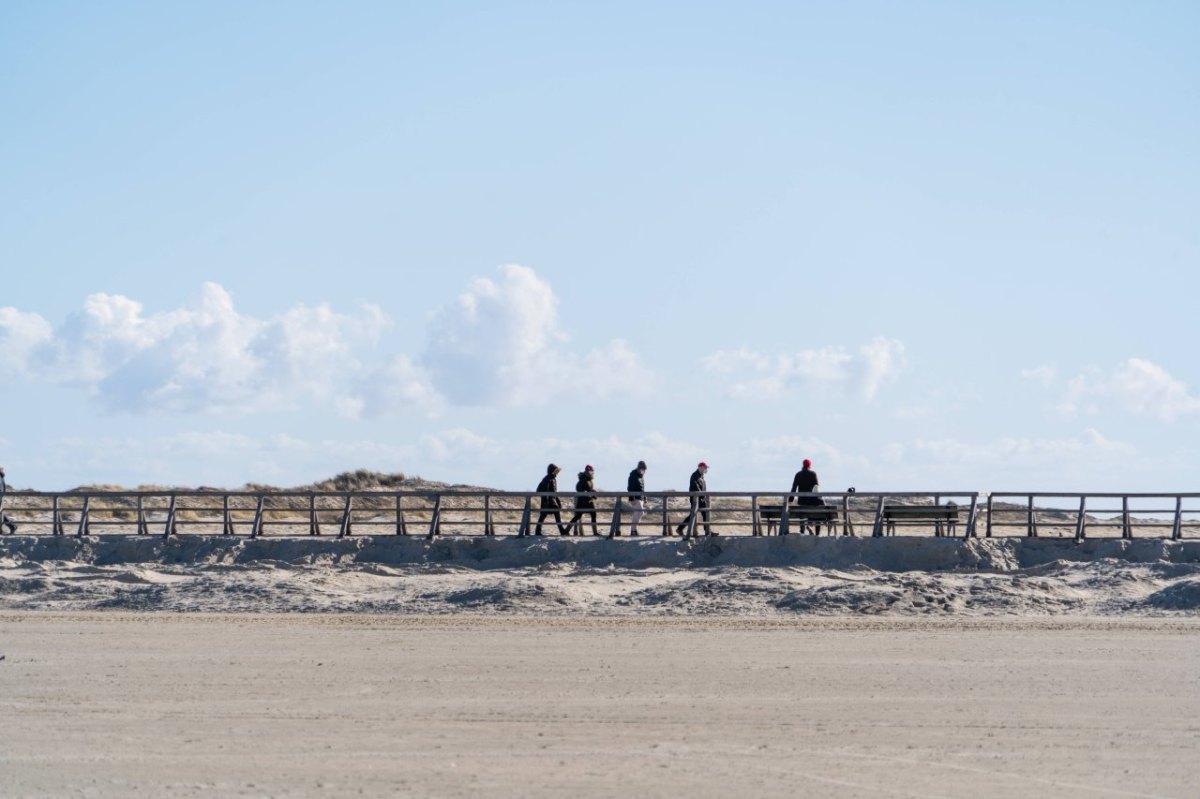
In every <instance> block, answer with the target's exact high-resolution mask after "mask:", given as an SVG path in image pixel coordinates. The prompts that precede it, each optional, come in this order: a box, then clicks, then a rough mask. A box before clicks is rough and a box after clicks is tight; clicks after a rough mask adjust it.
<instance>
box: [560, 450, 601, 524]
mask: <svg viewBox="0 0 1200 799" xmlns="http://www.w3.org/2000/svg"><path fill="white" fill-rule="evenodd" d="M585 515H588V516H591V517H592V535H600V531H599V530H597V529H596V470H595V469H593V468H592V466H591V464H588V465H587V466H585V467H583V471H582V472H580V473H579V480H578V481H577V482H576V483H575V515H574V516H573V517H571V521H569V522H567V529H568V530H570V529H571V528H572V527H573V528H575V535H583V517H584V516H585Z"/></svg>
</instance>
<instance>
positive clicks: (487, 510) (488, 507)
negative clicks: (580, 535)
mask: <svg viewBox="0 0 1200 799" xmlns="http://www.w3.org/2000/svg"><path fill="white" fill-rule="evenodd" d="M582 529H583V526H582V524H581V525H580V530H582ZM483 534H484V535H495V534H496V530H495V528H493V527H492V495H491V494H484V495H483Z"/></svg>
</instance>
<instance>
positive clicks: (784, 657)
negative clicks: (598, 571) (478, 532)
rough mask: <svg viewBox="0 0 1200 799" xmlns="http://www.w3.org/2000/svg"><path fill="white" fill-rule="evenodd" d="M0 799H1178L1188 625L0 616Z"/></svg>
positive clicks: (1189, 687)
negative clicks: (1043, 798)
mask: <svg viewBox="0 0 1200 799" xmlns="http://www.w3.org/2000/svg"><path fill="white" fill-rule="evenodd" d="M0 654H3V655H4V660H3V661H0V718H3V719H4V722H5V723H4V725H3V729H4V733H3V744H2V746H0V793H2V794H3V795H4V796H6V797H34V796H131V795H142V796H179V797H183V796H199V795H218V796H382V795H391V796H564V795H574V796H585V797H590V796H612V795H618V794H619V795H632V796H679V795H693V796H728V795H745V796H796V795H806V796H828V797H855V796H922V797H928V796H945V797H950V796H963V795H966V794H968V793H970V794H972V795H976V796H1013V797H1017V796H1022V797H1024V796H1034V795H1054V796H1079V797H1085V796H1086V797H1092V796H1157V797H1187V796H1194V795H1195V786H1196V784H1197V783H1198V782H1200V764H1198V762H1197V760H1196V758H1195V752H1196V750H1197V747H1198V745H1200V721H1197V719H1198V717H1200V619H1195V618H1178V617H1177V618H1169V619H1130V620H1119V619H1112V618H1103V619H1101V618H1072V619H1070V620H1052V619H1041V620H1031V619H1019V618H1006V619H990V620H989V619H957V620H955V619H926V618H910V619H900V618H879V619H864V618H852V617H842V618H835V619H816V618H811V617H809V618H796V619H787V620H780V619H758V620H755V619H747V618H720V617H707V618H675V619H671V618H655V619H650V618H642V619H638V618H602V617H593V618H547V617H531V616H507V617H495V616H487V617H484V616H477V615H463V614H460V615H454V616H437V617H432V616H406V617H401V616H394V615H381V614H376V615H334V614H286V615H257V614H235V615H230V614H172V613H140V614H131V613H112V612H110V613H104V612H75V613H61V612H46V611H18V612H12V611H6V612H3V613H2V614H0Z"/></svg>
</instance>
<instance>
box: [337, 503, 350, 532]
mask: <svg viewBox="0 0 1200 799" xmlns="http://www.w3.org/2000/svg"><path fill="white" fill-rule="evenodd" d="M353 513H354V495H353V494H347V495H346V504H345V506H343V508H342V523H341V524H339V525H338V535H337V537H338V538H345V537H346V536H348V535H353V534H354V531H353V529H351V524H350V516H351V514H353Z"/></svg>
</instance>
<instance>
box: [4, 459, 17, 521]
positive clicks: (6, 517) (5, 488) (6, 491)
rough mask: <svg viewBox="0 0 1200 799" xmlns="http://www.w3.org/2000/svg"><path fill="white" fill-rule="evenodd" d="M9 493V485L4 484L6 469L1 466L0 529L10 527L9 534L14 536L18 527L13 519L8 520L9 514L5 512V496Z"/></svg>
mask: <svg viewBox="0 0 1200 799" xmlns="http://www.w3.org/2000/svg"><path fill="white" fill-rule="evenodd" d="M7 493H8V483H6V482H4V467H3V466H0V528H3V527H5V526H7V527H8V534H9V535H12V534H13V533H15V532H16V531H17V526H16V525H15V524H13V521H12V519H10V518H8V514H7V513H5V512H4V495H5V494H7Z"/></svg>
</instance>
